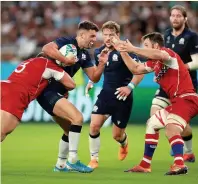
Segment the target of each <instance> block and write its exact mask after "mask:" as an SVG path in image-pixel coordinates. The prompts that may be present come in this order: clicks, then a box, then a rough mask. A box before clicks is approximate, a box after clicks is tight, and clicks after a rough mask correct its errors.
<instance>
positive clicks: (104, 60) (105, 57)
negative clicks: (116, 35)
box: [98, 48, 109, 65]
mask: <svg viewBox="0 0 198 184" xmlns="http://www.w3.org/2000/svg"><path fill="white" fill-rule="evenodd" d="M108 57H109V49H108V48H104V49H103V50H102V52H101V53H100V56H99V58H98V61H99V63H100V64H103V65H106V63H107V61H108Z"/></svg>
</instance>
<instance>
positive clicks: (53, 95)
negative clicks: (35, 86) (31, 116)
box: [37, 90, 64, 116]
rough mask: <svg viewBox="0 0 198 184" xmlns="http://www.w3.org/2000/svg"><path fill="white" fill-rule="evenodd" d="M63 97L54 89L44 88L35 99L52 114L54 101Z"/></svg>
mask: <svg viewBox="0 0 198 184" xmlns="http://www.w3.org/2000/svg"><path fill="white" fill-rule="evenodd" d="M62 98H64V97H63V95H60V94H59V93H57V92H56V91H51V90H44V91H43V92H42V93H41V94H40V95H39V96H38V97H37V101H38V103H39V104H40V106H41V107H42V108H43V109H44V110H45V111H46V112H47V113H48V114H50V115H51V116H54V113H53V109H54V106H55V104H56V102H57V101H58V100H60V99H62Z"/></svg>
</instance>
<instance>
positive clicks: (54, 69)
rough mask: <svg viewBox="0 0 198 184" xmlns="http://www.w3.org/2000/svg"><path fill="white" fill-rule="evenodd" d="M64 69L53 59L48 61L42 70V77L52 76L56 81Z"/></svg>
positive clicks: (63, 72)
mask: <svg viewBox="0 0 198 184" xmlns="http://www.w3.org/2000/svg"><path fill="white" fill-rule="evenodd" d="M64 74H65V71H64V70H63V69H62V68H61V67H59V66H58V65H57V64H55V63H54V62H53V61H49V62H48V64H47V67H46V68H45V71H44V72H43V78H45V79H50V78H54V79H55V80H56V81H59V80H61V79H62V77H63V76H64Z"/></svg>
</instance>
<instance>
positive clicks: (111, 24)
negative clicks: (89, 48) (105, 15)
mask: <svg viewBox="0 0 198 184" xmlns="http://www.w3.org/2000/svg"><path fill="white" fill-rule="evenodd" d="M104 29H113V30H115V32H116V33H120V25H119V24H117V23H116V22H114V21H108V22H105V23H104V24H103V25H102V31H103V30H104Z"/></svg>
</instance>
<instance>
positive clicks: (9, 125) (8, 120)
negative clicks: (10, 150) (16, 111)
mask: <svg viewBox="0 0 198 184" xmlns="http://www.w3.org/2000/svg"><path fill="white" fill-rule="evenodd" d="M18 124H19V120H18V118H17V117H15V116H14V115H13V114H11V113H9V112H6V111H4V110H1V132H3V133H5V134H8V133H10V132H12V131H13V130H14V129H15V128H16V126H17V125H18Z"/></svg>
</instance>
